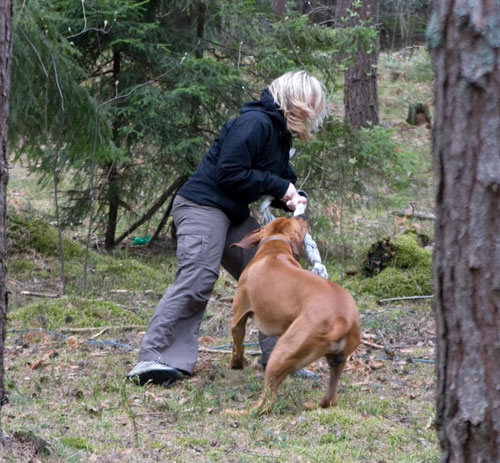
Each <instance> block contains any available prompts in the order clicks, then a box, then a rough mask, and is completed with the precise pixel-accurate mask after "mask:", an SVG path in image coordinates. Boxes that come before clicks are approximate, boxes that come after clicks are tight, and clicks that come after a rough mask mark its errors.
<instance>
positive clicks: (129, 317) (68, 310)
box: [9, 297, 144, 330]
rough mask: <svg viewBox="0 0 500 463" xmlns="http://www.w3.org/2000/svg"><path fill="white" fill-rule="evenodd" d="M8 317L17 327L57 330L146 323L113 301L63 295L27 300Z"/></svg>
mask: <svg viewBox="0 0 500 463" xmlns="http://www.w3.org/2000/svg"><path fill="white" fill-rule="evenodd" d="M9 321H10V323H13V324H14V326H16V327H18V328H46V329H49V330H55V329H58V328H61V327H63V326H66V327H71V328H83V327H99V326H109V325H127V324H143V323H144V320H143V319H142V318H141V317H140V316H139V315H137V314H136V313H134V312H131V311H129V310H126V309H124V308H122V307H119V306H118V305H116V304H114V303H113V302H109V301H97V300H89V299H82V298H77V297H61V298H58V299H54V300H41V301H36V302H34V303H32V304H27V305H25V306H23V307H21V308H19V309H16V310H13V311H11V312H10V313H9Z"/></svg>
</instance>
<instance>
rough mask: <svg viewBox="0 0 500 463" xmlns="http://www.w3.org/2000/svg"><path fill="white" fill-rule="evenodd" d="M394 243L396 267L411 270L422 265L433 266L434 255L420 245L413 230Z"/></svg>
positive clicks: (399, 237)
mask: <svg viewBox="0 0 500 463" xmlns="http://www.w3.org/2000/svg"><path fill="white" fill-rule="evenodd" d="M393 242H394V244H395V245H396V256H395V259H394V264H393V265H394V266H395V267H399V268H411V267H415V266H420V265H422V264H426V265H430V264H431V262H432V253H431V252H430V251H429V250H427V249H424V248H422V247H421V246H420V245H419V243H418V237H417V235H416V233H414V232H413V231H412V230H411V231H409V232H408V233H404V234H402V235H400V236H398V237H397V238H396V239H395V240H394V241H393Z"/></svg>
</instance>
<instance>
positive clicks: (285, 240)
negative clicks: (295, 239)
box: [259, 235, 292, 248]
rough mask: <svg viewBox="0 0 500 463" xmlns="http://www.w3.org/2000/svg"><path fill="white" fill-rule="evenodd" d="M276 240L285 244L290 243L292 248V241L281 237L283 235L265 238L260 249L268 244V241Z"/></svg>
mask: <svg viewBox="0 0 500 463" xmlns="http://www.w3.org/2000/svg"><path fill="white" fill-rule="evenodd" d="M274 240H278V241H284V242H285V243H288V244H289V246H290V247H292V243H291V241H290V240H289V239H288V238H285V237H284V236H281V235H271V236H267V237H266V238H264V239H263V240H262V241H261V242H260V243H259V248H260V247H261V246H262V245H263V244H264V243H265V242H266V241H274Z"/></svg>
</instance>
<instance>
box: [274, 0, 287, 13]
mask: <svg viewBox="0 0 500 463" xmlns="http://www.w3.org/2000/svg"><path fill="white" fill-rule="evenodd" d="M271 5H272V8H273V11H274V12H275V13H276V14H278V15H280V16H282V17H285V16H286V0H271Z"/></svg>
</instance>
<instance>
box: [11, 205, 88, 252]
mask: <svg viewBox="0 0 500 463" xmlns="http://www.w3.org/2000/svg"><path fill="white" fill-rule="evenodd" d="M7 240H8V243H9V249H11V250H13V251H17V252H19V253H23V252H26V251H28V250H30V249H33V250H35V251H36V252H37V253H39V254H41V255H43V256H58V255H59V237H58V232H57V229H56V228H54V227H53V226H52V225H49V224H48V223H47V222H44V221H43V220H42V219H40V218H38V217H34V216H31V217H30V216H28V215H20V214H10V215H9V216H8V223H7ZM63 253H64V258H65V259H71V258H74V257H82V256H83V255H84V254H85V247H84V246H83V245H82V244H81V243H77V242H75V241H71V240H68V239H63Z"/></svg>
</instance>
